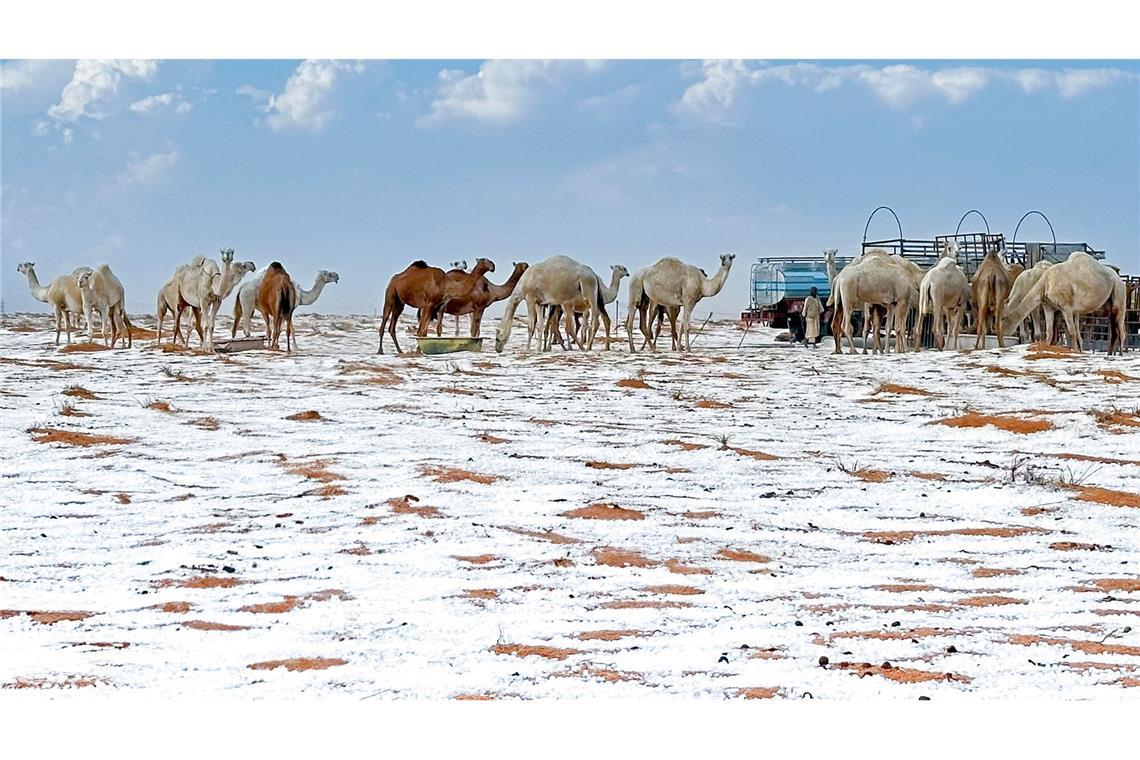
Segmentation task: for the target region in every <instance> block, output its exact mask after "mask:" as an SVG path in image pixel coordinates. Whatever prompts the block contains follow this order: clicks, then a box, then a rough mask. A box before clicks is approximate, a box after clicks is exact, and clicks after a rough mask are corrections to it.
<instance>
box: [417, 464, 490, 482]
mask: <svg viewBox="0 0 1140 760" xmlns="http://www.w3.org/2000/svg"><path fill="white" fill-rule="evenodd" d="M420 474H422V475H423V476H424V477H428V478H432V479H433V480H435V481H436V482H437V483H457V482H459V481H463V480H469V481H471V482H472V483H482V484H483V485H490V484H491V483H494V482H496V481H498V480H499V478H497V477H496V476H494V475H478V474H476V473H474V472H469V471H467V470H461V469H459V468H458V467H444V466H442V465H439V466H429V465H423V466H421V467H420Z"/></svg>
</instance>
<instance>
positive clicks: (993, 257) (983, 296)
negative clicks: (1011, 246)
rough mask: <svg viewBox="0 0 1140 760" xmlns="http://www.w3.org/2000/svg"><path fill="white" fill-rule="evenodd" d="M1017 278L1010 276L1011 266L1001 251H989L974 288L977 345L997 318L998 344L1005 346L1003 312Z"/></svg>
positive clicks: (974, 281) (980, 343) (974, 280)
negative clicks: (1002, 258)
mask: <svg viewBox="0 0 1140 760" xmlns="http://www.w3.org/2000/svg"><path fill="white" fill-rule="evenodd" d="M1012 284H1013V280H1011V279H1010V276H1009V268H1008V267H1007V266H1006V265H1005V262H1003V261H1002V260H1001V256H999V255H998V252H997V251H989V252H987V253H986V255H985V258H983V259H982V263H980V264H978V268H977V270H976V271H975V272H974V277H973V279H971V280H970V288H971V290H972V291H973V293H974V309H975V318H976V325H975V326H976V328H977V339H976V340H975V341H974V348H975V349H976V348H979V347H980V346H981V345H982V342H983V341H984V340H985V338H986V329H987V327H988V324H989V322H990V320H991V319H992V320H993V325H994V332H995V333H997V342H998V346H1000V347H1001V348H1005V330H1004V329H1003V328H1002V322H1003V319H1002V311H1003V310H1004V308H1005V301H1006V298H1008V297H1009V289H1010V286H1011V285H1012Z"/></svg>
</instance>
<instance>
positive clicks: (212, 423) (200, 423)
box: [186, 417, 222, 430]
mask: <svg viewBox="0 0 1140 760" xmlns="http://www.w3.org/2000/svg"><path fill="white" fill-rule="evenodd" d="M186 424H187V425H193V426H194V427H200V428H202V429H203V430H217V429H218V428H220V427H221V426H222V423H221V422H219V421H218V418H217V417H198V418H197V419H193V420H190V421H189V422H187V423H186Z"/></svg>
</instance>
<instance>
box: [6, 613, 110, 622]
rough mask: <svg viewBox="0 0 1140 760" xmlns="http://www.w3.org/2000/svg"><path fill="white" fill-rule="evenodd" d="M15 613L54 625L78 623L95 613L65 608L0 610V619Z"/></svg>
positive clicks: (13, 615)
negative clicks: (63, 609) (53, 609)
mask: <svg viewBox="0 0 1140 760" xmlns="http://www.w3.org/2000/svg"><path fill="white" fill-rule="evenodd" d="M17 615H27V616H28V617H29V618H31V619H32V620H33V621H34V622H36V623H39V624H40V625H55V624H56V623H62V622H71V623H78V622H81V621H83V620H86V619H87V618H89V617H92V616H93V615H95V613H94V612H83V611H80V610H65V611H58V612H56V611H37V610H0V620H3V619H4V618H10V617H16V616H17Z"/></svg>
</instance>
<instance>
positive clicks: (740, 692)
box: [732, 686, 780, 699]
mask: <svg viewBox="0 0 1140 760" xmlns="http://www.w3.org/2000/svg"><path fill="white" fill-rule="evenodd" d="M779 694H780V687H779V686H742V687H740V688H739V689H736V690H735V691H733V692H732V695H733V696H734V697H740V698H741V699H772V698H773V697H776V696H778V695H779Z"/></svg>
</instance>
